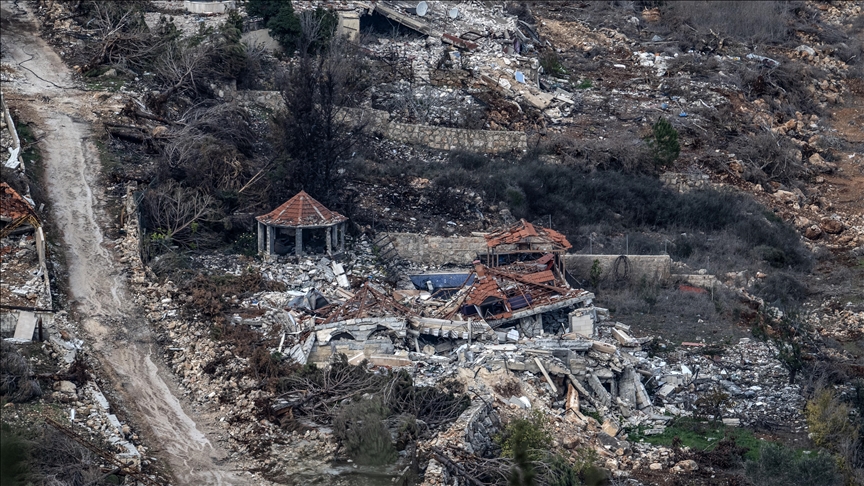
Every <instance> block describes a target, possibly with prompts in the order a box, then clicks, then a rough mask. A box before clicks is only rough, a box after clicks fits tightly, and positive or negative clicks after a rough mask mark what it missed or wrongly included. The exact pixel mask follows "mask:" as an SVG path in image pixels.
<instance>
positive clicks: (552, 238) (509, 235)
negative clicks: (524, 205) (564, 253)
mask: <svg viewBox="0 0 864 486" xmlns="http://www.w3.org/2000/svg"><path fill="white" fill-rule="evenodd" d="M516 243H539V244H544V243H546V244H552V245H554V246H555V247H556V249H559V250H567V249H569V248H570V247H571V246H572V245H570V242H569V241H567V238H566V237H565V236H564V235H562V234H561V233H559V232H557V231H555V230H553V229H550V228H543V227H537V226H534V225H533V224H531V223H529V222H528V221H525V220H524V219H523V220H520V221H519V222H518V223H516V224H514V225H513V226H511V227H509V228H507V229H505V230H501V231H498V232H496V233H490V234H488V235H486V246H488V247H489V248H494V247H496V246H499V245H513V244H516Z"/></svg>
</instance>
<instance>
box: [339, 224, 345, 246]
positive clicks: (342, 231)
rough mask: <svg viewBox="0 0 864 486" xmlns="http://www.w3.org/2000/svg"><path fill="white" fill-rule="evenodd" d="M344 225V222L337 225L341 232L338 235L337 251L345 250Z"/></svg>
mask: <svg viewBox="0 0 864 486" xmlns="http://www.w3.org/2000/svg"><path fill="white" fill-rule="evenodd" d="M345 225H346V224H345V223H342V224H340V225H339V226H340V227H341V229H340V231H339V233H341V235H340V236H339V238H340V239H339V251H345Z"/></svg>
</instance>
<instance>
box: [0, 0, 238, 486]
mask: <svg viewBox="0 0 864 486" xmlns="http://www.w3.org/2000/svg"><path fill="white" fill-rule="evenodd" d="M0 8H2V43H3V48H4V51H5V53H4V59H3V61H4V62H8V63H11V64H15V65H17V66H18V67H19V69H20V72H21V73H22V74H24V75H25V76H26V80H25V81H21V82H14V83H4V86H3V88H4V91H6V92H7V94H10V95H14V96H16V97H18V98H28V99H32V100H33V101H32V102H30V103H27V105H26V106H19V107H20V108H21V109H22V111H25V110H26V112H27V114H28V115H32V117H33V120H32V121H34V122H36V123H37V124H38V126H39V127H40V128H41V130H42V131H43V132H44V138H42V140H41V142H40V149H41V152H42V154H43V158H44V159H43V160H44V164H45V181H46V184H47V187H46V190H47V194H48V197H49V199H50V201H51V207H52V210H53V216H54V219H55V220H56V222H57V226H58V227H59V228H60V230H61V232H62V237H63V241H64V243H65V251H66V259H67V262H68V267H69V288H70V292H71V294H72V295H71V296H70V300H72V299H74V301H73V302H74V304H75V306H76V311H77V315H79V316H80V319H81V324H82V325H83V327H84V329H85V331H86V332H87V333H88V334H89V335H90V337H91V342H92V346H93V348H94V350H95V351H96V354H97V355H98V357H99V359H100V361H101V362H102V365H103V368H104V369H105V370H106V372H107V373H108V374H110V375H113V376H110V377H109V378H111V379H112V382H113V383H114V384H115V387H116V388H117V391H118V392H119V393H120V395H121V396H122V397H124V401H125V402H126V406H127V408H129V409H130V410H129V411H130V412H132V413H133V416H134V417H135V420H136V422H138V423H139V424H140V425H141V426H143V427H145V430H146V431H147V432H149V434H150V436H151V437H148V439H149V441H150V442H153V443H154V445H156V450H157V451H159V452H160V453H161V454H160V455H161V456H162V459H163V460H166V461H167V462H168V463H169V464H170V465H171V469H172V471H173V473H174V475H175V477H176V479H177V482H178V483H180V484H190V485H191V484H194V485H198V484H248V483H249V482H250V481H249V479H248V477H247V478H246V479H245V480H244V479H242V476H243V475H242V474H240V473H235V472H233V471H231V470H230V469H229V468H227V467H225V466H223V465H220V461H221V459H222V458H223V457H224V456H225V452H224V451H221V450H219V449H217V448H216V447H214V445H213V443H211V442H210V441H209V440H208V438H207V436H206V435H205V433H204V432H203V431H202V428H201V427H200V426H199V425H196V423H195V421H194V420H192V418H190V417H189V415H188V414H187V413H186V412H185V411H184V409H183V406H182V404H181V403H180V401H179V400H178V399H177V397H176V396H175V394H174V393H172V387H173V383H172V382H171V378H170V375H169V373H168V372H167V370H165V369H164V366H160V364H159V363H158V360H157V361H155V362H154V360H153V359H151V354H152V352H153V337H152V335H151V333H150V330H149V327H148V326H147V323H146V321H145V320H144V319H143V318H142V317H140V315H141V312H140V310H139V309H136V308H135V306H134V304H133V303H132V300H131V299H130V297H129V295H128V290H127V288H126V285H125V281H124V278H123V275H122V274H120V273H119V272H118V271H117V269H118V267H119V266H118V265H117V264H115V263H114V259H113V256H112V254H111V252H110V251H109V250H108V249H106V248H105V247H104V246H103V243H104V237H103V234H102V230H101V228H100V222H101V221H104V211H103V210H102V203H101V202H100V201H101V200H103V199H104V197H103V194H102V191H101V188H100V187H99V186H98V184H97V180H98V173H99V168H100V162H99V154H98V152H97V150H96V148H95V147H94V144H93V143H92V141H91V140H90V137H91V128H90V123H89V118H90V117H91V116H92V114H91V112H90V111H89V110H88V106H89V105H90V104H92V103H93V102H94V101H93V93H87V92H85V91H82V90H78V89H74V88H72V87H73V86H74V84H75V83H74V81H73V79H72V76H71V72H70V71H69V69H68V68H67V67H66V66H65V65H64V64H63V62H62V60H61V59H60V57H59V56H58V55H57V54H56V53H55V52H54V50H53V49H52V48H51V47H50V46H49V45H48V44H47V43H46V42H45V41H43V40H42V39H41V38H40V37H39V36H38V29H37V28H36V26H35V23H34V21H33V18H32V16H31V15H30V14H27V13H26V12H25V11H24V9H23V2H21V5H17V4H15V3H12V2H7V1H2V2H0ZM67 88H71V89H67ZM19 105H20V104H19Z"/></svg>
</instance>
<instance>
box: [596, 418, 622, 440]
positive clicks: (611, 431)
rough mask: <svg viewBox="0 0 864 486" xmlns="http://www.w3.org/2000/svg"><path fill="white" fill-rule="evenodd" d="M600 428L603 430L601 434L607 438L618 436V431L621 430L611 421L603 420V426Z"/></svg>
mask: <svg viewBox="0 0 864 486" xmlns="http://www.w3.org/2000/svg"><path fill="white" fill-rule="evenodd" d="M600 428H601V429H603V432H605V433H606V434H607V435H609V437H615V436H616V435H618V431H620V430H621V427H619V426H618V424H616V423H615V422H613V421H612V420H611V419H606V420H604V421H603V425H601V426H600Z"/></svg>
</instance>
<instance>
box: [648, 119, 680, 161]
mask: <svg viewBox="0 0 864 486" xmlns="http://www.w3.org/2000/svg"><path fill="white" fill-rule="evenodd" d="M646 141H647V142H648V146H649V147H651V154H652V156H653V157H654V163H655V164H656V165H657V167H667V166H669V165H672V163H673V162H675V160H676V159H677V158H678V155H679V154H680V153H681V146H680V145H679V144H678V131H677V130H675V128H674V127H673V126H672V124H671V123H669V120H667V119H665V118H663V117H660V118H658V119H657V122H655V123H654V125H652V126H651V135H650V136H649V137H648V139H647V140H646Z"/></svg>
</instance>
